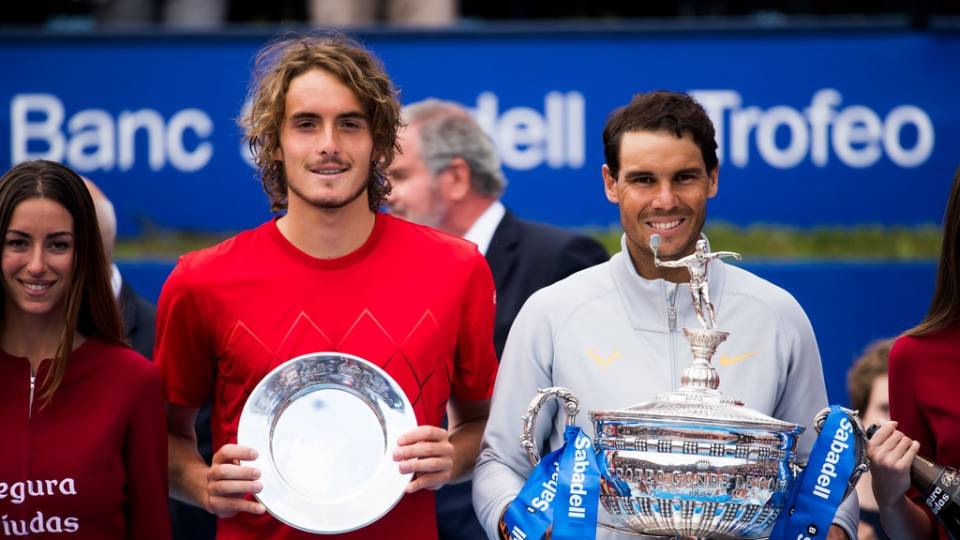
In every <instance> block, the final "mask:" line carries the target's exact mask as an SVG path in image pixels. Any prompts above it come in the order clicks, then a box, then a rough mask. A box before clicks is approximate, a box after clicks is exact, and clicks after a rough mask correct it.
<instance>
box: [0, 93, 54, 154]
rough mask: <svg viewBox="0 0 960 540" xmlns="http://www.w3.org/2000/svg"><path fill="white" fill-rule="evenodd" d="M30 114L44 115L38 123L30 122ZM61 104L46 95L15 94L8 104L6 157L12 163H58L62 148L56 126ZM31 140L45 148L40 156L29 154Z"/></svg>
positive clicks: (51, 96) (36, 152)
mask: <svg viewBox="0 0 960 540" xmlns="http://www.w3.org/2000/svg"><path fill="white" fill-rule="evenodd" d="M31 112H39V113H43V114H44V119H43V121H41V122H31V121H30V119H29V118H28V116H29V114H30V113H31ZM63 117H64V111H63V103H60V100H59V99H57V98H56V96H53V95H50V94H17V95H16V96H14V97H13V101H12V102H11V103H10V129H11V132H12V133H11V136H10V145H11V149H10V150H11V151H10V156H11V159H12V160H13V162H14V163H20V162H21V161H24V160H27V159H31V158H37V159H49V160H51V161H60V160H61V159H63V151H64V148H65V147H66V141H65V140H64V137H63V133H60V126H61V125H63ZM31 140H41V141H44V142H45V143H46V145H47V149H46V151H44V152H38V151H33V152H31V151H30V150H29V148H28V147H29V143H30V141H31Z"/></svg>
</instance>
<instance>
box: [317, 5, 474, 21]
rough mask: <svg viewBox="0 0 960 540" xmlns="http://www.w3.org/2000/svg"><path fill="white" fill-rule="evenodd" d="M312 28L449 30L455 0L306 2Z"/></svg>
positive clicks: (456, 9)
mask: <svg viewBox="0 0 960 540" xmlns="http://www.w3.org/2000/svg"><path fill="white" fill-rule="evenodd" d="M307 11H308V12H309V15H310V23H311V24H313V25H315V26H336V27H349V26H369V25H373V24H376V23H378V22H379V21H381V20H382V21H385V22H388V23H390V24H394V25H401V26H418V27H442V26H453V25H454V24H455V23H456V22H457V12H458V1H457V0H307Z"/></svg>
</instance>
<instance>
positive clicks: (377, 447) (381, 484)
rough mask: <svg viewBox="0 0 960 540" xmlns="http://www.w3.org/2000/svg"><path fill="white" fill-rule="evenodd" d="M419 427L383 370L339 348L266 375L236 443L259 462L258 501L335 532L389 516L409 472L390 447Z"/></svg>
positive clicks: (290, 520)
mask: <svg viewBox="0 0 960 540" xmlns="http://www.w3.org/2000/svg"><path fill="white" fill-rule="evenodd" d="M416 426H417V418H416V415H415V414H414V412H413V407H412V406H411V405H410V401H409V400H408V399H407V397H406V395H405V394H404V393H403V390H402V389H401V388H400V386H399V385H398V384H397V383H396V381H394V380H393V378H391V377H390V375H388V374H387V373H386V372H385V371H383V370H382V369H380V368H379V367H377V366H375V365H374V364H372V363H370V362H369V361H367V360H364V359H362V358H359V357H356V356H352V355H349V354H343V353H336V352H319V353H313V354H307V355H304V356H299V357H297V358H294V359H292V360H288V361H287V362H284V363H283V364H281V365H279V366H277V367H276V368H275V369H274V370H273V371H271V372H270V373H268V374H267V376H266V377H264V378H263V380H261V381H260V384H258V385H257V387H256V388H254V390H253V393H252V394H251V395H250V398H249V399H248V400H247V403H246V404H245V405H244V407H243V413H242V414H241V416H240V427H239V429H238V432H237V442H238V444H240V445H243V446H249V447H251V448H255V449H256V450H257V451H258V452H259V457H258V458H257V459H256V460H254V461H250V462H244V463H243V464H244V465H248V466H251V467H256V468H258V469H260V471H261V473H262V476H261V479H260V481H261V482H262V483H263V491H261V492H260V493H258V494H257V499H258V500H259V501H260V502H261V503H262V504H263V505H264V506H265V507H266V508H267V511H269V512H270V513H271V514H272V515H273V516H274V517H276V518H277V519H279V520H280V521H282V522H284V523H286V524H288V525H290V526H292V527H296V528H297V529H300V530H303V531H307V532H311V533H320V534H337V533H343V532H348V531H352V530H355V529H359V528H361V527H364V526H366V525H368V524H370V523H372V522H374V521H376V520H377V519H379V518H380V517H381V516H383V515H384V514H386V513H387V512H388V511H390V509H391V508H393V507H394V505H396V504H397V502H398V501H399V500H400V497H402V496H403V492H404V488H405V487H406V485H407V484H408V483H409V482H410V478H411V476H412V475H411V474H400V470H399V464H398V463H397V462H395V461H393V457H392V456H393V451H394V449H395V448H396V446H397V439H398V438H399V436H400V435H401V434H403V433H404V432H406V431H409V430H411V429H413V428H415V427H416Z"/></svg>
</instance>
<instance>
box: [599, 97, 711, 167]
mask: <svg viewBox="0 0 960 540" xmlns="http://www.w3.org/2000/svg"><path fill="white" fill-rule="evenodd" d="M631 131H666V132H669V133H673V134H675V135H676V136H677V138H680V137H683V135H684V133H689V134H690V136H691V137H692V138H693V142H694V143H695V144H696V145H697V147H699V148H700V153H701V154H702V155H703V163H704V165H706V167H707V172H708V173H709V172H712V171H713V170H714V169H716V168H717V165H718V164H719V163H720V161H719V159H717V141H716V133H715V132H714V129H713V122H711V121H710V117H709V116H708V115H707V112H706V111H705V110H704V109H703V107H702V106H701V105H700V104H699V103H697V101H696V100H695V99H693V98H692V97H690V96H689V95H687V94H684V93H682V92H668V91H666V90H658V91H656V92H648V93H645V94H637V95H635V96H633V99H631V100H630V103H629V104H627V105H625V106H623V107H620V108H619V109H617V110H615V111H613V113H611V114H610V117H609V118H608V119H607V124H606V125H605V126H604V128H603V157H604V159H606V161H607V167H609V168H610V173H611V175H612V176H613V177H614V178H616V177H617V175H618V174H619V173H620V140H621V139H622V138H623V134H624V133H628V132H631Z"/></svg>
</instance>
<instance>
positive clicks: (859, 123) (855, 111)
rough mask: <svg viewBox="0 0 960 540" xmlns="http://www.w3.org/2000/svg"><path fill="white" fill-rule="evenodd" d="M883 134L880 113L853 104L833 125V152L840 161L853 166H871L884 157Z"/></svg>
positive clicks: (838, 116) (839, 115) (842, 112)
mask: <svg viewBox="0 0 960 540" xmlns="http://www.w3.org/2000/svg"><path fill="white" fill-rule="evenodd" d="M881 131H882V124H881V122H880V117H879V116H877V113H875V112H873V111H872V110H870V109H868V108H867V107H864V106H862V105H851V106H850V107H847V108H846V109H844V110H843V111H841V112H840V114H838V115H837V117H836V119H835V120H834V122H833V151H834V152H836V154H837V157H839V158H840V161H842V162H844V163H845V164H846V165H848V166H850V167H854V168H858V169H859V168H864V167H869V166H871V165H873V164H874V163H876V162H877V161H878V160H879V159H880V156H881V155H882V153H881V151H880V144H879V143H880V133H881ZM855 145H856V146H855ZM858 147H859V148H858Z"/></svg>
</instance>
